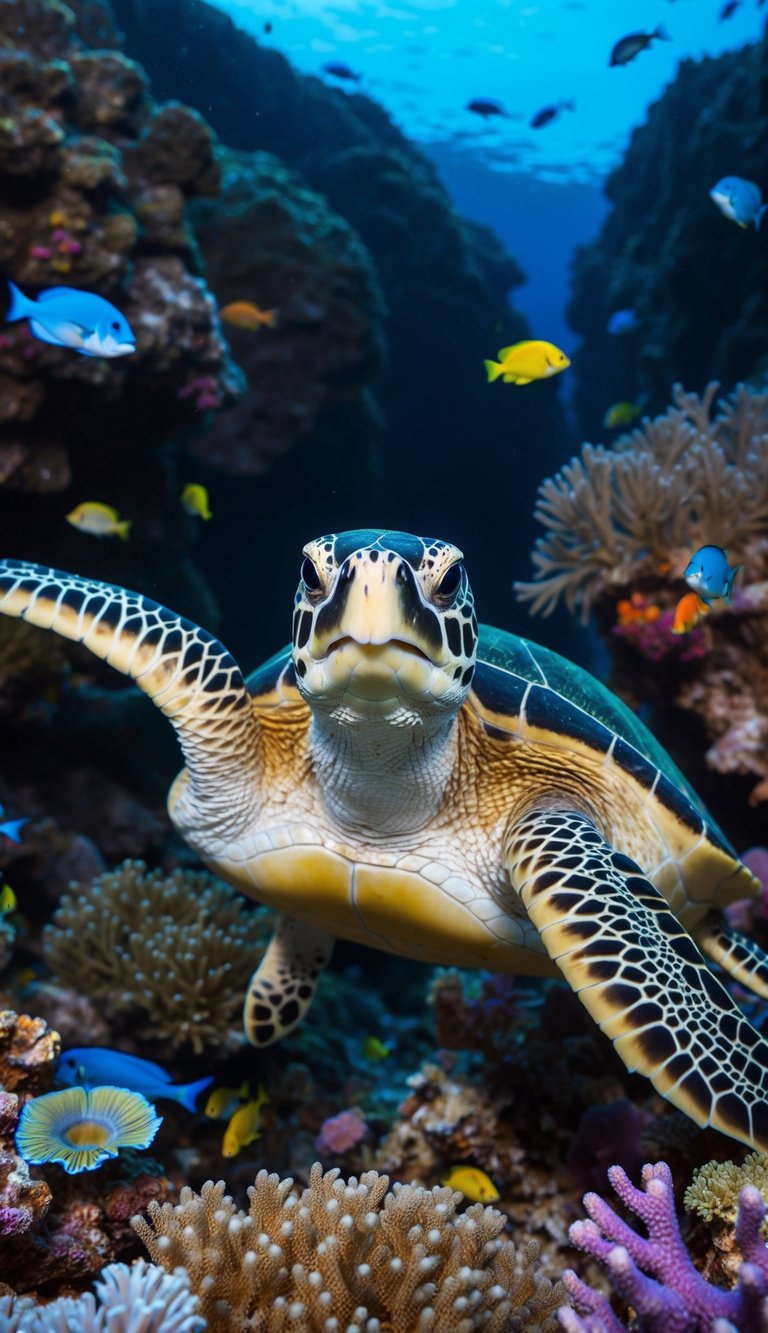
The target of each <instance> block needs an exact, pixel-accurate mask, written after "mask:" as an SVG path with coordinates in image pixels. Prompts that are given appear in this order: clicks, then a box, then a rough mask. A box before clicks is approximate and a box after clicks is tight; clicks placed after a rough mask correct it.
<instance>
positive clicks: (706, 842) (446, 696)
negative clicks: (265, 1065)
mask: <svg viewBox="0 0 768 1333" xmlns="http://www.w3.org/2000/svg"><path fill="white" fill-rule="evenodd" d="M303 557H304V558H303V564H302V567H301V579H300V582H299V587H298V592H297V594H296V599H295V609H294V614H293V643H292V646H290V647H287V648H285V649H283V651H281V652H279V653H277V654H276V655H275V656H274V657H272V658H271V659H270V660H269V661H268V662H266V663H265V665H264V666H262V667H261V668H260V669H259V670H258V671H256V673H255V674H254V675H253V676H251V677H250V679H249V681H248V682H247V683H246V682H245V681H244V679H243V676H242V675H241V673H240V670H239V668H238V666H237V664H236V662H235V661H234V660H233V658H232V657H231V656H230V654H229V653H228V652H227V650H226V649H225V648H224V647H222V645H221V644H220V643H219V642H218V641H217V640H216V639H215V638H214V637H213V635H211V634H209V633H208V632H207V631H206V630H203V629H200V628H198V626H197V625H194V624H192V623H190V622H189V621H188V620H185V619H183V618H182V617H180V616H178V615H175V614H174V613H173V612H171V611H168V610H166V609H165V608H164V607H162V606H160V605H158V603H156V602H153V601H150V600H149V598H147V597H143V596H141V595H140V594H137V593H134V592H126V591H125V590H123V589H121V588H116V587H111V586H109V585H107V584H104V583H99V582H94V581H93V580H91V579H87V578H79V577H77V576H75V575H72V574H65V573H61V572H59V571H57V570H54V569H47V568H43V567H41V566H38V565H32V564H26V563H20V562H16V561H12V560H6V561H3V562H0V612H3V613H5V614H6V615H11V616H21V617H23V618H24V619H25V620H26V621H27V622H29V623H30V624H35V625H40V626H43V627H45V628H47V629H53V630H55V631H57V632H58V633H59V634H63V635H65V636H67V637H68V638H71V639H76V640H78V641H80V642H81V643H83V644H85V645H86V646H87V647H88V648H90V649H91V651H92V652H94V653H95V654H96V655H97V656H98V657H101V658H104V659H105V660H106V661H108V662H109V663H110V664H111V665H112V666H114V667H116V668H117V669H118V670H119V671H122V672H123V673H125V674H126V675H127V676H130V677H132V678H133V679H134V680H135V681H136V683H137V684H138V685H139V686H140V688H141V689H142V690H144V691H145V693H147V694H148V695H149V697H150V698H151V699H152V701H153V702H154V703H155V704H156V705H157V707H158V708H160V709H161V710H162V712H163V713H165V715H166V716H167V717H168V718H169V719H170V721H171V722H172V723H173V726H174V727H175V728H176V731H177V733H178V737H179V740H180V742H181V747H182V750H183V752H184V758H185V760H186V767H185V768H184V769H183V770H182V772H181V773H180V774H179V776H178V777H177V778H176V780H175V782H174V783H173V786H172V788H171V791H170V795H169V800H168V808H169V811H170V814H171V818H172V820H173V822H174V824H175V825H176V827H177V828H178V829H179V831H180V832H181V834H182V835H183V836H184V838H186V840H187V842H188V843H189V844H190V845H191V846H192V847H193V848H194V849H195V851H196V852H197V853H198V854H199V856H200V857H201V858H202V860H203V861H204V862H205V864H206V865H207V866H209V867H210V868H211V870H213V871H215V872H216V873H217V874H218V875H220V876H221V877H222V878H223V879H225V880H227V881H228V882H229V883H230V884H233V885H235V886H236V887H237V888H238V889H240V890H242V892H243V893H246V894H248V896H249V897H252V898H255V899H257V900H258V901H259V902H262V903H266V904H268V905H269V906H270V907H273V908H276V909H277V910H278V911H279V912H280V913H281V915H280V917H279V918H278V925H277V928H276V932H275V935H274V937H273V939H272V941H271V943H270V945H269V947H268V949H267V951H266V953H265V955H264V958H263V960H262V962H261V963H260V965H259V967H258V968H257V970H256V972H255V973H254V976H253V978H252V981H251V983H250V985H249V988H248V993H247V997H246V1001H245V1013H244V1021H245V1028H246V1032H247V1035H248V1037H249V1039H250V1041H251V1042H253V1043H254V1044H255V1045H266V1044H268V1043H270V1042H272V1041H275V1040H276V1039H277V1038H279V1037H281V1036H282V1035H284V1034H285V1033H287V1032H288V1031H290V1029H291V1028H293V1026H294V1025H295V1024H296V1023H297V1022H298V1021H299V1020H300V1018H301V1017H302V1016H303V1014H304V1013H305V1012H306V1010H307V1009H308V1007H309V1005H310V1002H311V1000H312V995H313V992H314V990H315V986H316V982H317V978H318V976H319V974H320V971H321V969H322V968H323V966H324V965H325V963H326V962H327V960H328V957H329V955H330V952H331V949H332V946H333V941H334V937H335V936H340V937H343V938H345V939H349V940H356V941H359V942H361V943H363V944H367V945H372V946H374V947H375V948H380V949H384V950H387V951H388V952H391V953H395V954H400V955H402V956H405V957H407V958H415V959H421V960H424V961H426V962H431V963H442V964H453V965H456V966H460V967H484V968H488V969H490V970H492V971H496V972H506V971H510V972H516V973H528V974H533V975H537V974H538V975H547V976H561V977H564V978H565V980H566V981H567V982H568V983H569V984H570V986H571V987H572V988H573V990H574V991H575V992H576V994H577V995H578V996H579V999H580V1000H581V1002H582V1003H583V1004H584V1005H585V1007H586V1008H587V1010H588V1011H589V1013H590V1014H591V1015H592V1017H593V1018H594V1019H595V1021H596V1022H597V1023H598V1024H599V1026H600V1027H601V1028H602V1030H603V1031H604V1032H605V1033H607V1035H608V1036H609V1037H610V1038H611V1040H612V1041H613V1043H614V1045H615V1047H616V1050H617V1051H618V1053H619V1055H620V1056H621V1058H622V1060H623V1061H624V1063H625V1064H626V1065H627V1067H628V1068H629V1069H630V1070H639V1071H640V1072H642V1073H643V1074H645V1075H647V1076H648V1077H649V1078H650V1079H651V1081H652V1082H653V1084H654V1086H655V1087H656V1089H657V1090H658V1091H659V1092H660V1093H661V1094H662V1095H663V1096H665V1097H668V1098H669V1099H670V1101H672V1102H673V1103H674V1104H675V1105H676V1106H678V1107H680V1109H681V1110H683V1111H684V1112H686V1114H688V1115H689V1116H691V1118H692V1119H693V1120H695V1121H696V1122H697V1123H698V1124H700V1125H708V1124H712V1125H714V1126H716V1127H717V1128H718V1129H720V1130H723V1131H724V1132H725V1133H726V1134H730V1135H731V1136H732V1137H733V1138H736V1139H740V1140H741V1141H743V1142H744V1143H748V1144H750V1145H752V1146H753V1147H759V1148H762V1149H763V1150H768V1043H766V1042H765V1041H764V1040H763V1039H762V1037H760V1035H759V1034H758V1033H757V1032H756V1031H755V1029H754V1028H753V1027H751V1026H750V1024H749V1023H748V1022H747V1020H746V1019H745V1018H744V1017H743V1016H742V1014H741V1013H740V1011H739V1010H738V1008H737V1007H736V1005H735V1004H734V1002H733V1000H732V999H731V997H730V995H729V994H728V992H727V991H726V989H725V988H724V986H723V985H722V984H721V983H720V981H718V980H717V978H716V977H715V976H714V975H713V973H712V972H711V971H710V969H709V967H708V966H707V963H706V962H705V960H704V957H703V956H702V953H704V954H707V955H708V956H709V958H711V959H713V960H715V961H716V962H717V963H719V964H720V965H721V966H722V967H723V968H725V969H726V970H727V971H728V972H730V973H731V975H732V976H734V977H736V978H738V980H739V981H740V982H742V983H744V984H745V985H747V986H750V987H751V988H752V989H753V990H755V991H756V992H757V993H758V994H760V995H762V996H768V958H767V957H766V956H765V955H764V954H762V953H761V952H760V950H759V949H758V948H757V946H756V945H755V944H753V943H752V942H751V941H750V940H748V939H747V938H745V937H744V936H742V935H739V934H738V933H737V932H735V931H733V930H731V929H729V927H728V926H727V925H726V924H725V923H724V921H723V918H722V916H721V914H720V912H719V911H718V910H717V909H719V908H722V907H724V906H726V905H727V904H728V903H730V902H733V901H734V900H735V899H738V898H744V897H746V896H751V895H753V894H756V893H757V892H758V891H759V885H758V883H757V881H756V880H755V879H754V877H753V876H752V875H751V873H750V871H749V870H748V869H747V868H746V867H745V866H744V865H742V864H741V862H740V861H739V860H738V858H737V856H736V854H735V852H734V851H733V849H732V848H731V847H730V846H729V844H728V843H727V842H726V840H725V839H724V837H723V835H722V834H721V833H720V831H719V830H718V828H717V826H716V825H715V824H714V823H713V821H712V820H711V819H710V817H709V816H708V815H707V813H706V811H705V810H704V809H703V807H702V805H701V803H700V802H699V801H698V799H697V797H696V795H695V794H694V793H693V792H692V791H691V790H690V788H689V787H688V785H687V783H686V781H685V779H684V778H683V776H682V774H681V773H680V772H678V770H677V769H676V768H675V766H674V765H673V763H672V762H671V760H670V759H669V757H668V756H667V754H666V753H665V752H664V750H663V749H662V748H661V746H660V745H659V744H658V743H657V742H656V741H655V739H654V738H653V736H652V735H651V734H650V732H649V731H648V730H647V729H646V728H645V727H644V726H643V725H642V723H641V722H640V721H639V720H638V719H637V717H635V715H634V714H633V713H632V712H631V711H630V710H629V709H628V708H626V707H625V706H624V705H623V704H622V703H621V702H620V701H619V700H618V699H616V698H615V696H614V695H612V694H611V693H610V692H609V691H608V690H607V689H606V688H605V687H604V686H603V685H601V684H600V683H599V682H598V681H597V680H595V679H594V678H593V677H592V676H590V675H588V674H587V672H585V671H583V670H581V669H580V668H579V667H577V666H575V665H573V664H572V663H570V662H568V661H566V660H565V659H564V658H562V657H560V656H558V655H557V654H556V653H554V652H551V651H550V650H548V649H546V648H542V647H539V646H537V645H536V644H533V643H531V642H529V641H528V640H527V639H523V638H518V637H517V636H515V635H513V634H507V633H504V632H503V631H501V630H497V629H489V628H485V627H483V628H480V629H479V630H478V625H477V621H476V619H475V615H474V610H473V598H472V593H471V591H470V586H469V582H468V579H467V574H466V571H465V568H464V564H463V557H462V553H461V551H460V550H458V548H457V547H456V546H453V545H451V544H450V543H448V542H444V541H437V540H433V539H428V538H421V537H416V536H411V535H409V534H407V533H402V532H389V531H379V530H373V529H372V530H369V529H364V530H360V531H355V532H345V533H341V534H333V535H331V536H326V537H320V538H318V539H317V540H316V541H311V542H309V543H308V544H307V546H305V547H304V551H303ZM262 595H263V590H262ZM256 607H257V604H255V608H254V609H255V611H256Z"/></svg>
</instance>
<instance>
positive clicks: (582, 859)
mask: <svg viewBox="0 0 768 1333" xmlns="http://www.w3.org/2000/svg"><path fill="white" fill-rule="evenodd" d="M506 864H507V869H508V872H509V875H510V878H511V881H512V887H513V888H514V889H515V890H516V891H517V893H518V894H519V895H520V898H521V900H522V902H523V904H524V906H525V908H526V911H527V912H528V916H529V917H530V919H531V921H532V922H533V924H534V925H535V926H536V928H537V930H538V931H539V934H540V936H541V940H542V943H543V945H544V947H545V949H546V950H547V953H548V954H549V956H550V958H551V959H552V960H553V961H554V962H555V963H557V965H558V967H559V968H560V969H561V971H562V973H563V976H564V978H565V980H566V981H567V982H568V983H569V985H570V986H571V987H572V988H573V990H574V991H575V992H576V994H577V995H578V997H579V999H580V1000H581V1002H582V1004H583V1005H584V1006H585V1008H586V1009H587V1010H588V1011H589V1013H590V1014H591V1016H592V1017H593V1018H594V1019H595V1021H596V1023H598V1024H599V1026H600V1028H601V1029H602V1031H603V1032H605V1033H606V1035H607V1036H608V1037H610V1039H611V1040H612V1042H613V1044H614V1046H615V1048H616V1050H617V1052H618V1054H619V1056H620V1057H621V1059H622V1060H623V1061H624V1064H625V1065H626V1066H627V1068H628V1069H629V1070H630V1071H631V1072H633V1071H635V1070H637V1071H639V1072H640V1073H641V1074H644V1075H646V1077H648V1078H649V1079H650V1080H651V1082H652V1083H653V1086H654V1087H655V1088H656V1090H657V1092H659V1093H661V1095H662V1096H663V1097H667V1098H668V1099H669V1100H670V1101H671V1102H672V1103H673V1104H674V1105H675V1106H677V1107H679V1108H680V1110H681V1111H684V1112H685V1114H686V1115H688V1116H690V1117H691V1119H692V1120H695V1121H696V1123H697V1124H699V1125H701V1126H705V1125H713V1126H714V1127H715V1128H716V1129H719V1130H722V1132H723V1133H724V1134H729V1135H730V1136H731V1137H732V1138H734V1139H739V1140H740V1141H741V1142H742V1143H747V1144H749V1145H750V1146H751V1147H753V1148H760V1149H762V1150H763V1151H766V1150H768V1043H766V1042H765V1041H764V1040H763V1039H762V1037H760V1035H759V1034H758V1033H757V1032H756V1031H755V1029H754V1028H753V1027H752V1026H751V1024H750V1023H749V1022H748V1021H747V1019H746V1018H745V1017H744V1016H743V1014H741V1013H740V1011H739V1009H738V1008H737V1006H736V1005H735V1004H734V1002H733V1000H732V999H731V997H730V995H729V994H728V992H727V991H726V989H725V988H724V986H722V985H721V984H720V982H719V981H718V980H717V978H716V977H715V976H713V974H712V973H711V972H710V970H709V968H708V967H707V964H706V962H705V960H704V958H703V957H702V955H701V954H700V952H699V950H698V949H697V947H696V945H695V943H694V941H693V940H692V939H691V937H690V935H688V933H687V932H686V931H685V930H684V929H683V927H682V926H681V924H680V922H679V921H678V920H677V918H676V917H675V916H673V915H672V913H671V911H670V910H669V906H668V904H667V902H666V899H665V898H664V897H663V895H662V894H661V893H660V892H659V890H658V889H657V888H656V887H655V886H654V885H653V884H652V883H651V882H650V880H649V879H647V878H646V876H645V875H644V874H643V872H642V871H641V869H640V868H639V866H638V865H636V863H635V862H634V861H632V860H631V859H630V857H628V856H625V855H624V853H623V852H618V851H616V849H615V848H613V847H611V846H610V844H609V843H607V842H606V841H605V839H604V838H603V837H602V835H601V834H600V833H599V831H598V830H597V828H596V827H595V825H594V824H593V823H592V822H591V820H589V819H588V818H586V816H584V815H582V814H580V813H577V812H575V811H570V810H540V811H532V812H530V813H529V814H527V815H525V816H524V817H523V818H522V819H520V820H518V821H517V822H516V823H515V824H514V825H513V826H511V827H510V829H509V831H508V835H507V842H506Z"/></svg>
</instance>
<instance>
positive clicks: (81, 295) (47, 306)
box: [5, 281, 136, 357]
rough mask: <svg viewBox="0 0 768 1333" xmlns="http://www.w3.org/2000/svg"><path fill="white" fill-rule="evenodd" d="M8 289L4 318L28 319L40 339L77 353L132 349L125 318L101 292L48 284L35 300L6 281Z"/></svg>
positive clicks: (133, 343)
mask: <svg viewBox="0 0 768 1333" xmlns="http://www.w3.org/2000/svg"><path fill="white" fill-rule="evenodd" d="M8 292H9V295H10V305H9V307H8V310H7V312H6V315H5V319H6V322H7V323H8V324H13V323H14V321H15V320H17V319H28V320H29V330H30V333H33V334H34V336H35V337H36V338H39V339H40V341H41V342H44V343H53V345H54V346H55V347H71V348H72V349H73V350H74V351H75V352H80V354H81V356H107V357H114V356H128V354H129V353H130V352H135V351H136V339H135V338H134V336H133V333H132V331H131V326H130V324H129V323H128V320H127V319H126V318H125V315H121V314H120V311H119V310H118V309H117V307H116V306H113V305H112V302H111V301H107V300H105V298H104V297H103V296H96V294H95V293H94V292H81V291H78V289H77V288H76V287H48V288H47V289H46V290H45V291H44V292H41V293H40V295H39V296H38V298H37V300H36V301H35V300H33V299H32V297H30V296H25V295H24V293H23V292H20V291H19V289H18V287H17V286H16V285H15V284H14V283H12V282H10V281H8Z"/></svg>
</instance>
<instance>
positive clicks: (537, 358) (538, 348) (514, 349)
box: [483, 338, 571, 384]
mask: <svg viewBox="0 0 768 1333" xmlns="http://www.w3.org/2000/svg"><path fill="white" fill-rule="evenodd" d="M570 364H571V363H570V361H569V359H568V357H567V356H566V355H565V352H561V351H560V348H559V347H555V344H554V343H547V342H541V341H539V340H534V339H530V338H529V339H526V341H525V342H521V343H514V344H513V345H512V346H511V347H502V349H501V351H500V352H499V359H498V361H484V362H483V365H484V366H485V369H486V371H487V374H488V382H489V383H490V382H491V381H492V380H497V379H499V378H500V377H501V378H503V380H504V383H505V384H530V383H531V381H532V380H546V379H549V377H550V375H559V374H560V371H561V370H567V369H568V367H569V365H570Z"/></svg>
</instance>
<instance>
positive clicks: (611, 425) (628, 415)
mask: <svg viewBox="0 0 768 1333" xmlns="http://www.w3.org/2000/svg"><path fill="white" fill-rule="evenodd" d="M641 412H642V408H641V407H638V406H637V403H613V404H612V406H611V407H609V408H608V411H607V412H606V414H605V416H604V417H603V427H604V428H605V430H618V428H619V426H631V425H632V422H633V421H636V420H637V418H638V417H639V416H640V413H641Z"/></svg>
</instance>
